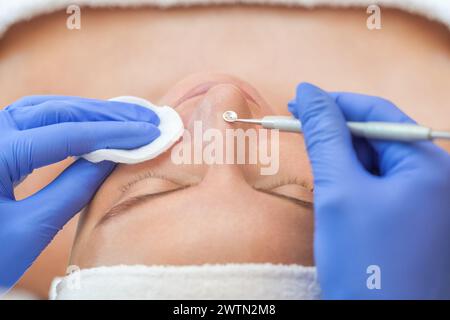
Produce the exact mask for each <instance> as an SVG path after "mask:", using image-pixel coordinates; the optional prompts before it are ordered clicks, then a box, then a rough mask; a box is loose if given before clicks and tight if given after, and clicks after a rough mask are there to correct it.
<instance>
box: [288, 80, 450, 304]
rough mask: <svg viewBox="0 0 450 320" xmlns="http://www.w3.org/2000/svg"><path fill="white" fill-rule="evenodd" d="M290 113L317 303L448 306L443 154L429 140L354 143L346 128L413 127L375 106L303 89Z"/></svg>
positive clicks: (448, 199)
mask: <svg viewBox="0 0 450 320" xmlns="http://www.w3.org/2000/svg"><path fill="white" fill-rule="evenodd" d="M289 109H290V111H291V112H292V113H293V114H294V116H296V117H298V118H299V119H300V120H301V122H302V124H303V132H304V138H305V142H306V146H307V151H308V155H309V158H310V161H311V164H312V169H313V175H314V207H315V236H314V237H315V238H314V254H315V261H316V265H317V270H318V277H319V282H320V286H321V288H322V291H323V297H324V298H344V299H346V298H350V299H366V298H368V299H374V298H387V299H390V298H394V299H395V298H404V299H410V298H450V249H449V244H450V193H449V192H450V156H449V154H448V153H447V152H445V151H444V150H443V149H441V148H439V147H437V146H436V145H435V144H433V143H431V142H416V143H401V142H387V141H374V140H373V141H367V140H365V139H361V138H359V139H355V138H352V136H351V134H350V132H349V130H348V128H347V126H346V124H345V120H347V121H387V122H405V123H414V122H413V120H411V119H410V118H409V117H408V116H406V115H405V114H404V113H402V112H401V111H400V110H399V109H397V108H396V107H395V106H394V105H393V104H392V103H390V102H388V101H386V100H384V99H381V98H377V97H371V96H365V95H359V94H352V93H332V94H328V93H326V92H324V91H322V90H321V89H319V88H317V87H315V86H313V85H310V84H306V83H305V84H300V85H299V86H298V88H297V94H296V99H295V100H294V101H293V102H291V103H290V106H289ZM371 265H375V266H377V267H379V268H380V269H379V270H377V269H376V268H377V267H374V268H373V269H371V268H372V267H369V266H371ZM368 267H369V270H368ZM367 271H369V273H367ZM378 271H380V273H379V274H378ZM374 275H375V276H378V275H380V277H377V278H373V277H372V276H374ZM368 279H369V284H370V285H369V287H372V288H373V286H374V285H375V287H376V285H378V284H380V285H381V289H376V288H375V289H369V288H368V286H367V280H368ZM376 279H378V280H381V281H380V282H377V280H376Z"/></svg>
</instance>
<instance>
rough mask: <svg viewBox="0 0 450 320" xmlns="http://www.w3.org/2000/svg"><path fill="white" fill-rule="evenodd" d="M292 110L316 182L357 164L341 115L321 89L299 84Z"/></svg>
mask: <svg viewBox="0 0 450 320" xmlns="http://www.w3.org/2000/svg"><path fill="white" fill-rule="evenodd" d="M295 112H296V114H297V115H298V117H299V118H300V121H301V122H302V131H303V135H304V138H305V142H306V147H307V150H308V155H309V159H310V161H311V165H312V168H313V173H314V180H315V181H316V182H317V181H320V180H325V181H329V180H333V179H334V177H335V176H339V177H341V176H342V174H344V175H347V173H348V172H355V170H357V169H358V167H360V163H359V161H358V159H357V157H356V154H355V151H354V149H353V146H352V140H351V136H350V131H349V129H348V127H347V125H346V122H345V119H344V116H343V115H342V112H341V110H340V109H339V107H338V106H337V105H336V103H335V102H334V100H333V98H331V97H330V96H329V95H328V94H327V93H326V92H325V91H323V90H321V89H320V88H318V87H316V86H314V85H312V84H308V83H302V84H300V85H299V86H298V87H297V94H296V105H295ZM360 168H361V167H360ZM349 170H350V171H349Z"/></svg>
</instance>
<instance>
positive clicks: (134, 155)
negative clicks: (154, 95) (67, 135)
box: [82, 96, 184, 164]
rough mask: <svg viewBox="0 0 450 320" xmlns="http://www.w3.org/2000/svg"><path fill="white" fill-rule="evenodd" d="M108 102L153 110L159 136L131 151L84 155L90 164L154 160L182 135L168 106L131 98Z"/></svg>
mask: <svg viewBox="0 0 450 320" xmlns="http://www.w3.org/2000/svg"><path fill="white" fill-rule="evenodd" d="M110 101H120V102H128V103H134V104H137V105H140V106H142V107H145V108H148V109H150V110H153V111H154V112H155V113H156V114H157V115H158V117H159V119H160V124H159V126H158V128H159V130H160V131H161V135H160V136H159V137H158V138H156V139H155V140H153V141H152V142H151V143H150V144H148V145H145V146H142V147H140V148H137V149H132V150H120V149H101V150H96V151H94V152H91V153H88V154H85V155H83V156H82V158H84V159H86V160H88V161H90V162H94V163H97V162H100V161H104V160H108V161H112V162H116V163H129V164H133V163H139V162H143V161H147V160H150V159H153V158H156V157H157V156H159V155H160V154H161V153H163V152H164V151H167V150H168V149H169V148H170V147H171V146H172V145H173V144H174V143H175V142H177V141H178V139H180V137H181V136H182V135H183V131H184V126H183V121H182V120H181V118H180V116H179V114H178V113H177V112H176V111H175V110H174V109H172V108H171V107H169V106H161V107H158V106H155V105H153V104H152V103H150V102H149V101H147V100H145V99H142V98H138V97H132V96H122V97H117V98H112V99H110Z"/></svg>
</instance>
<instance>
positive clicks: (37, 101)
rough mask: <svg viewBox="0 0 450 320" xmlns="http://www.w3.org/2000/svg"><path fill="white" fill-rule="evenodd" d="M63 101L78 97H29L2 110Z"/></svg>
mask: <svg viewBox="0 0 450 320" xmlns="http://www.w3.org/2000/svg"><path fill="white" fill-rule="evenodd" d="M63 99H79V97H73V96H62V95H31V96H25V97H22V98H20V99H19V100H17V101H14V102H13V103H11V104H10V105H8V106H7V107H6V108H4V109H3V110H12V109H16V108H23V107H32V106H35V105H37V104H40V103H43V102H45V101H49V100H63Z"/></svg>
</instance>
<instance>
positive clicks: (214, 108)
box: [189, 84, 252, 130]
mask: <svg viewBox="0 0 450 320" xmlns="http://www.w3.org/2000/svg"><path fill="white" fill-rule="evenodd" d="M227 110H233V111H235V112H236V113H237V114H238V115H239V117H242V118H249V117H252V113H251V110H250V108H249V104H248V102H247V100H246V98H245V95H244V93H243V92H242V91H241V90H240V89H239V88H238V87H237V86H235V85H233V84H219V85H216V86H214V87H212V88H211V89H210V90H209V91H208V92H207V93H206V94H205V96H204V98H203V99H202V101H201V102H200V105H199V106H198V108H197V109H196V110H195V112H194V114H193V115H192V117H191V121H190V123H189V126H191V125H192V124H193V121H201V122H202V125H203V128H205V129H207V128H216V129H219V130H225V129H227V128H237V127H238V126H239V127H240V125H238V124H237V123H236V124H230V123H227V122H225V121H224V120H223V118H222V115H223V113H224V112H225V111H227ZM244 129H245V128H244Z"/></svg>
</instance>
